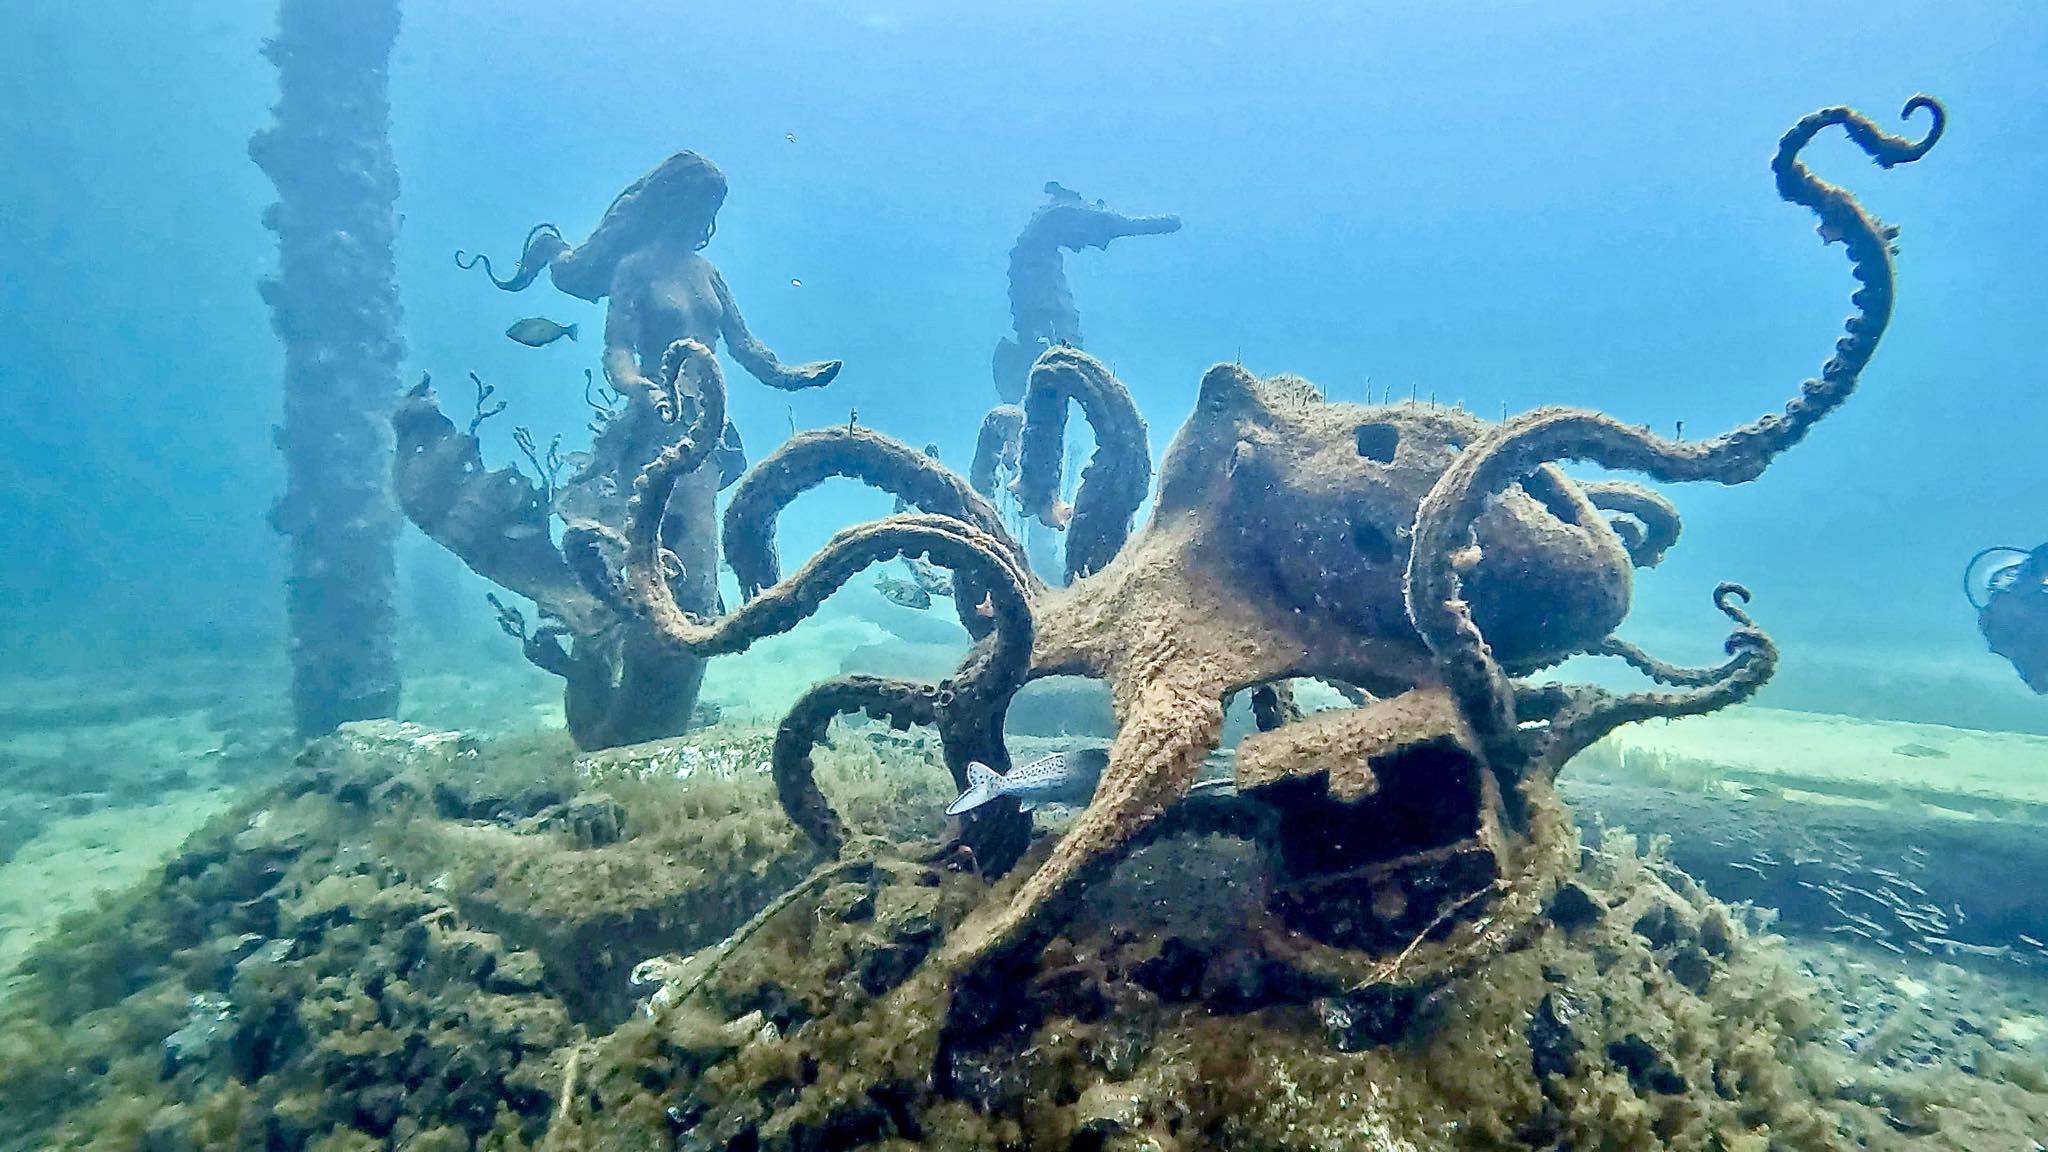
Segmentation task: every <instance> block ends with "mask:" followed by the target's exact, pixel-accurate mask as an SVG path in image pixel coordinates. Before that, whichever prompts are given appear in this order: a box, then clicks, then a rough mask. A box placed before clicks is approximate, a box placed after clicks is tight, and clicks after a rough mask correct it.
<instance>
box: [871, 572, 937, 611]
mask: <svg viewBox="0 0 2048 1152" xmlns="http://www.w3.org/2000/svg"><path fill="white" fill-rule="evenodd" d="M875 591H877V592H880V593H881V594H882V597H883V599H886V600H887V601H889V603H891V604H896V605H899V606H901V607H904V608H917V609H920V610H922V609H925V608H929V607H931V606H932V594H931V593H929V592H927V591H925V590H924V589H922V588H920V587H918V586H917V585H915V584H913V583H911V582H910V581H908V580H899V579H897V578H896V577H894V576H883V577H881V578H880V579H877V580H876V581H875Z"/></svg>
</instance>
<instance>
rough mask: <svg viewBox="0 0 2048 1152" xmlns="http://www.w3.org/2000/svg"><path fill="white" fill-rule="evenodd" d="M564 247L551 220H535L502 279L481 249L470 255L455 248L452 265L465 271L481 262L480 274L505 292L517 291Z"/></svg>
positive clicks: (544, 267) (565, 244) (533, 279)
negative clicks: (514, 262)
mask: <svg viewBox="0 0 2048 1152" xmlns="http://www.w3.org/2000/svg"><path fill="white" fill-rule="evenodd" d="M568 250H569V242H568V241H566V240H564V239H562V233H561V230H560V229H558V228H556V227H555V226H554V225H553V224H536V225H534V226H533V230H532V231H531V232H528V233H527V234H526V242H525V243H524V244H521V245H520V247H519V266H518V267H517V268H514V269H513V270H512V275H511V276H509V277H507V278H506V279H503V280H500V279H498V274H497V272H496V271H494V270H493V269H492V268H491V258H490V257H489V256H486V255H484V254H483V253H481V252H479V253H477V254H476V255H474V256H471V255H470V254H469V253H467V252H462V251H457V252H456V253H455V266H456V267H457V268H460V269H462V270H463V271H465V272H467V271H468V270H470V269H471V268H474V267H476V266H477V265H479V264H481V265H483V269H484V275H486V276H488V277H490V278H491V283H493V284H496V285H497V286H498V287H499V288H502V289H504V290H505V291H507V292H519V291H523V290H525V289H526V288H527V287H528V286H529V285H531V284H532V283H533V282H534V281H535V280H538V279H540V274H541V272H542V271H543V270H544V269H546V268H547V267H548V266H549V265H550V264H553V263H554V262H555V257H557V256H560V255H561V254H562V253H564V252H567V251H568ZM465 261H467V262H466V263H465Z"/></svg>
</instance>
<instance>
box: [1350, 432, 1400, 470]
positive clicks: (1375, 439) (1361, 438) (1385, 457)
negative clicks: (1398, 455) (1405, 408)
mask: <svg viewBox="0 0 2048 1152" xmlns="http://www.w3.org/2000/svg"><path fill="white" fill-rule="evenodd" d="M1400 445H1401V430H1400V429H1398V428H1396V427H1394V426H1393V425H1392V424H1380V423H1373V424H1360V425H1359V426H1358V454H1359V455H1360V456H1363V457H1365V458H1366V459H1367V460H1377V461H1379V462H1380V463H1382V464H1392V463H1393V462H1394V449H1396V448H1398V447H1400Z"/></svg>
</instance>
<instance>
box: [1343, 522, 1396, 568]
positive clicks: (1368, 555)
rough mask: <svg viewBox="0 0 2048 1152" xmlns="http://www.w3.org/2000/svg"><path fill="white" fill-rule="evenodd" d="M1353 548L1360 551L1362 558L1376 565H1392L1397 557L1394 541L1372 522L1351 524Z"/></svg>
mask: <svg viewBox="0 0 2048 1152" xmlns="http://www.w3.org/2000/svg"><path fill="white" fill-rule="evenodd" d="M1351 546H1352V547H1354V548H1356V549H1358V554H1359V555H1360V556H1363V557H1365V559H1366V560H1367V561H1368V562H1370V563H1374V564H1390V563H1392V562H1393V560H1394V557H1395V555H1396V550H1395V548H1394V541H1393V540H1392V539H1390V538H1389V537H1388V536H1387V534H1386V533H1385V532H1382V531H1380V529H1379V525H1377V524H1374V523H1373V522H1372V521H1370V520H1353V521H1352V522H1351Z"/></svg>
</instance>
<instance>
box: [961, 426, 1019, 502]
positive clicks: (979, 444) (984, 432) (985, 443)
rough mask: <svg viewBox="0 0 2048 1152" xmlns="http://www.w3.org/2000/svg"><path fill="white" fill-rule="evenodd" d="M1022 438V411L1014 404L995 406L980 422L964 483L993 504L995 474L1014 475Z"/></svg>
mask: <svg viewBox="0 0 2048 1152" xmlns="http://www.w3.org/2000/svg"><path fill="white" fill-rule="evenodd" d="M1023 435H1024V409H1022V408H1020V407H1018V406H1017V405H1015V404H998V405H996V406H995V407H993V408H991V409H989V410H988V415H986V416H983V417H982V418H981V430H980V431H979V432H977V433H976V434H975V437H974V463H973V464H972V465H970V466H969V467H968V469H967V482H968V483H969V484H971V485H973V487H974V490H975V491H976V492H979V493H981V494H982V495H983V496H986V497H988V498H989V499H991V500H993V499H995V496H996V473H997V472H998V471H999V470H1000V471H1005V472H1011V473H1014V472H1016V471H1017V455H1018V453H1019V452H1020V451H1021V449H1022V446H1021V444H1020V443H1019V441H1020V440H1021V439H1022V438H1023Z"/></svg>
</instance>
